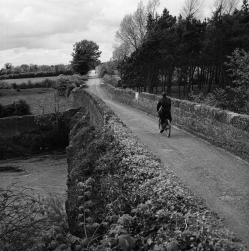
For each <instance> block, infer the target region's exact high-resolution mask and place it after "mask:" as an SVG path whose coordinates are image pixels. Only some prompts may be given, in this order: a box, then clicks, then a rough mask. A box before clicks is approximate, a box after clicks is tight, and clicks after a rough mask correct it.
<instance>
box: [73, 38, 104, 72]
mask: <svg viewBox="0 0 249 251" xmlns="http://www.w3.org/2000/svg"><path fill="white" fill-rule="evenodd" d="M100 54H101V51H99V46H98V45H97V44H96V43H94V42H93V41H88V40H82V41H80V42H77V43H75V45H74V48H73V53H72V56H73V60H72V61H71V65H72V68H73V70H74V72H78V73H80V74H86V73H87V72H88V71H89V70H91V69H93V68H95V67H96V66H97V64H99V63H100V61H99V60H98V58H99V57H100Z"/></svg>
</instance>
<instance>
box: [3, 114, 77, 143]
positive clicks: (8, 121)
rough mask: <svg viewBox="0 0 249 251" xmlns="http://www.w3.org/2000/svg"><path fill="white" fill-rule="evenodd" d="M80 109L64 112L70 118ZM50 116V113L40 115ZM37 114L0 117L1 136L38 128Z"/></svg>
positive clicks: (9, 136)
mask: <svg viewBox="0 0 249 251" xmlns="http://www.w3.org/2000/svg"><path fill="white" fill-rule="evenodd" d="M77 111H78V109H69V110H67V111H65V112H64V113H65V114H66V116H67V117H68V118H71V117H72V116H73V115H74V114H75V113H76V112H77ZM39 116H48V115H46V114H45V115H39ZM35 119H36V116H34V115H26V116H12V117H7V118H1V119H0V137H4V138H11V137H14V136H19V135H21V134H22V133H24V132H30V131H32V130H35V129H38V128H39V125H38V124H37V123H36V122H35Z"/></svg>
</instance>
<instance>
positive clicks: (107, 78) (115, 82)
mask: <svg viewBox="0 0 249 251" xmlns="http://www.w3.org/2000/svg"><path fill="white" fill-rule="evenodd" d="M103 81H104V82H105V83H106V84H110V85H113V86H114V87H117V86H118V80H117V79H116V78H115V77H112V76H110V75H108V74H105V76H104V77H103Z"/></svg>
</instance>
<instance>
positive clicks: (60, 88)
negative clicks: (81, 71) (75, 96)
mask: <svg viewBox="0 0 249 251" xmlns="http://www.w3.org/2000/svg"><path fill="white" fill-rule="evenodd" d="M71 84H72V82H71V80H70V79H68V78H63V77H61V78H59V79H58V80H57V81H56V83H55V85H54V86H53V87H54V88H55V89H56V90H57V94H58V95H59V96H66V90H67V88H68V87H69V86H70V85H71Z"/></svg>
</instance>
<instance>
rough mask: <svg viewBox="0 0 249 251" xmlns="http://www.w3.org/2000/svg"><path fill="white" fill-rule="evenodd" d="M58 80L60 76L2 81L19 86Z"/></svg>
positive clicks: (70, 76) (68, 76)
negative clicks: (29, 82)
mask: <svg viewBox="0 0 249 251" xmlns="http://www.w3.org/2000/svg"><path fill="white" fill-rule="evenodd" d="M63 77H64V78H72V77H73V76H72V75H63ZM58 78H60V76H52V77H39V78H18V79H4V80H3V81H4V82H6V83H8V84H12V83H16V84H17V85H18V84H21V83H27V82H28V81H29V80H30V81H31V82H32V83H37V82H41V81H43V80H45V79H51V80H57V79H58Z"/></svg>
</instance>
